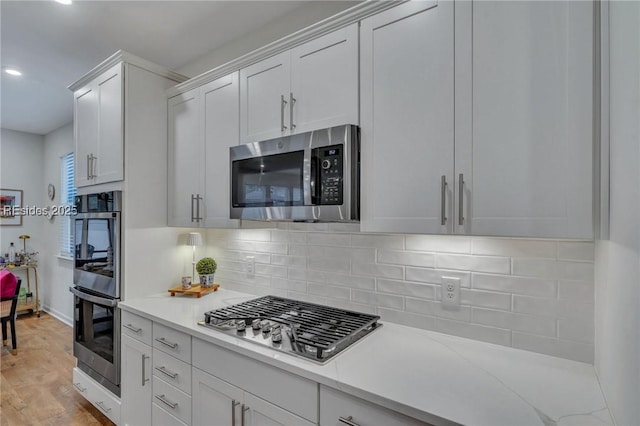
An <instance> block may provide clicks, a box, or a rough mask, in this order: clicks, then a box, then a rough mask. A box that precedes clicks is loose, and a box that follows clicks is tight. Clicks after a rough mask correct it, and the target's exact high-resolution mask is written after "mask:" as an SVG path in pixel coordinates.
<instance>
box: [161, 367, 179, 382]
mask: <svg viewBox="0 0 640 426" xmlns="http://www.w3.org/2000/svg"><path fill="white" fill-rule="evenodd" d="M156 370H158V371H159V372H161V373H162V374H164V375H165V376H167V377H171V378H172V379H175V378H176V377H178V373H174V372H172V371H170V370H167V367H165V366H162V367H156Z"/></svg>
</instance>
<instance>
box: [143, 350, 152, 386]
mask: <svg viewBox="0 0 640 426" xmlns="http://www.w3.org/2000/svg"><path fill="white" fill-rule="evenodd" d="M148 358H151V357H150V356H147V355H145V354H142V386H144V384H145V383H147V382H148V381H149V379H147V378H146V377H145V374H144V373H145V370H146V369H147V366H146V364H147V359H148Z"/></svg>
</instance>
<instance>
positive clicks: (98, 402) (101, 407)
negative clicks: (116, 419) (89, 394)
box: [95, 401, 111, 414]
mask: <svg viewBox="0 0 640 426" xmlns="http://www.w3.org/2000/svg"><path fill="white" fill-rule="evenodd" d="M95 403H96V406H97V407H98V408H100V409H101V410H102V411H104V413H105V414H109V411H111V408H109V407H105V406H104V401H95Z"/></svg>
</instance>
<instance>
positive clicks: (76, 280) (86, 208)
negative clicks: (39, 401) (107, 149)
mask: <svg viewBox="0 0 640 426" xmlns="http://www.w3.org/2000/svg"><path fill="white" fill-rule="evenodd" d="M75 204H76V209H77V212H78V214H77V215H76V216H74V217H73V219H72V221H73V224H72V226H73V229H74V236H75V239H74V243H75V255H74V270H73V287H71V288H70V289H69V290H70V291H71V293H73V295H74V306H75V314H74V328H73V334H74V342H73V355H74V356H75V357H76V358H77V359H78V368H80V369H81V370H82V371H84V372H85V373H87V374H88V375H89V376H91V377H92V378H93V379H94V380H96V381H97V382H98V383H100V384H101V385H103V386H104V387H105V388H107V389H109V390H110V391H111V392H113V393H114V394H116V395H118V396H120V311H119V309H118V307H117V305H118V302H119V301H120V295H121V294H120V291H121V289H120V239H121V235H120V232H121V229H120V227H121V223H120V221H121V216H120V215H121V204H122V193H121V192H120V191H112V192H102V193H98V194H87V195H80V196H77V197H76V203H75Z"/></svg>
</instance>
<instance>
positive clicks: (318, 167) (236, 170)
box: [230, 125, 360, 222]
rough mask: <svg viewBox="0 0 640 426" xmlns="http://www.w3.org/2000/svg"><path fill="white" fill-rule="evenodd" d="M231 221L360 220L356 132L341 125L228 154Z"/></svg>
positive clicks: (238, 147)
mask: <svg viewBox="0 0 640 426" xmlns="http://www.w3.org/2000/svg"><path fill="white" fill-rule="evenodd" d="M230 159H231V210H230V217H231V218H232V219H249V220H267V221H309V222H318V221H322V222H357V221H359V220H360V131H359V129H358V127H357V126H354V125H344V126H337V127H331V128H328V129H322V130H314V131H312V132H308V133H301V134H298V135H291V136H285V137H281V138H276V139H270V140H267V141H262V142H253V143H249V144H246V145H239V146H234V147H231V148H230Z"/></svg>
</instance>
